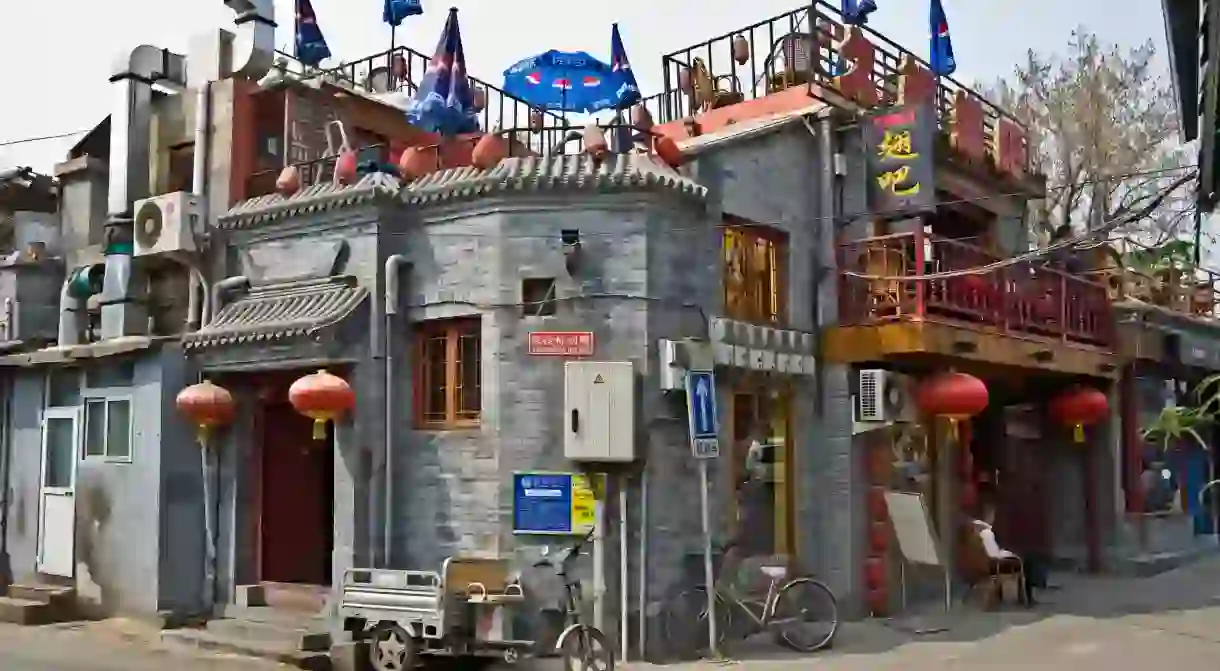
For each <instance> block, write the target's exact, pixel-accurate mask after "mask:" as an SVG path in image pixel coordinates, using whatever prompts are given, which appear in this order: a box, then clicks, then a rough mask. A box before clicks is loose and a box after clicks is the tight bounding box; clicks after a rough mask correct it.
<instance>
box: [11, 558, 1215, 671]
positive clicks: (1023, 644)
mask: <svg viewBox="0 0 1220 671" xmlns="http://www.w3.org/2000/svg"><path fill="white" fill-rule="evenodd" d="M1063 582H1064V585H1065V586H1064V588H1063V589H1062V590H1060V591H1057V592H1053V593H1050V594H1048V595H1047V597H1046V600H1047V601H1048V602H1049V603H1046V604H1043V605H1040V606H1039V607H1038V608H1037V609H1036V610H1035V611H1034V612H1026V611H1012V612H998V613H971V614H969V615H968V616H953V617H952V618H948V619H947V618H944V617H943V616H941V617H929V618H926V619H924V620H922V621H920V622H919V624H923V625H925V626H930V625H940V626H947V627H948V631H947V632H944V633H940V634H932V635H922V636H920V635H915V634H911V633H909V631H908V629H909V625H911V624H912V622H909V621H905V622H901V623H898V622H896V623H891V625H888V626H887V625H886V624H884V623H880V622H876V621H873V622H869V623H854V624H850V625H847V626H845V627H844V628H843V629H842V631H841V635H840V637H839V639H838V640H837V642H836V646H835V650H834V651H831V652H828V653H825V654H818V655H814V656H803V657H796V656H790V655H785V654H783V653H779V652H776V651H773V650H770V649H768V647H767V646H760V647H757V648H755V649H753V650H745V651H741V652H740V654H739V655H738V657H740V658H742V659H741V660H740V661H734V662H727V663H708V662H703V663H690V664H682V665H678V666H676V667H672V668H673V671H703V670H705V669H708V670H710V669H724V668H726V667H728V668H737V669H740V671H787V670H788V669H798V668H800V669H804V668H810V667H812V668H815V669H818V670H819V671H864V670H865V669H867V670H868V671H885V670H888V669H893V670H895V671H897V670H898V669H901V670H902V671H925V670H926V671H932V670H933V669H935V670H937V671H939V670H941V669H980V670H981V669H987V670H988V671H991V670H993V669H999V670H1005V669H1014V670H1015V669H1031V670H1033V669H1037V670H1038V671H1057V670H1064V671H1067V670H1069V669H1070V671H1094V670H1096V671H1102V670H1103V669H1104V670H1105V671H1110V670H1111V669H1114V668H1152V669H1158V668H1159V669H1167V668H1169V667H1171V666H1172V667H1177V668H1184V669H1190V668H1196V669H1211V668H1216V664H1217V660H1220V558H1215V559H1208V560H1204V561H1200V562H1198V563H1196V564H1193V565H1191V566H1188V567H1185V568H1182V569H1179V570H1177V571H1172V572H1170V573H1165V574H1162V575H1160V576H1157V577H1154V578H1148V579H1143V580H1139V579H1117V578H1072V579H1065V580H1064V581H1063ZM899 625H903V626H899ZM167 668H174V669H177V670H180V671H212V670H221V669H223V670H225V671H271V670H272V669H277V668H281V667H278V666H277V665H274V664H269V663H264V662H257V661H252V660H246V659H241V658H236V657H227V656H217V655H210V654H207V653H197V654H192V653H188V652H185V651H183V650H180V649H166V648H165V647H163V646H162V645H161V644H160V643H158V637H157V636H156V635H155V632H153V631H151V630H149V629H147V628H146V627H143V626H140V625H138V624H136V623H131V622H124V621H111V622H104V623H93V624H88V625H77V626H62V625H59V626H53V627H38V628H24V629H23V628H18V627H11V626H4V625H0V669H2V670H3V671H161V670H162V669H167ZM630 671H653V667H651V666H650V665H645V664H632V665H630Z"/></svg>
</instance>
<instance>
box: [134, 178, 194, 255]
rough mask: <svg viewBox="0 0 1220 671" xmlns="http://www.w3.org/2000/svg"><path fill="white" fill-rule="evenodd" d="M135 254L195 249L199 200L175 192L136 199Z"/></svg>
mask: <svg viewBox="0 0 1220 671" xmlns="http://www.w3.org/2000/svg"><path fill="white" fill-rule="evenodd" d="M135 213H136V216H135V255H136V256H151V255H156V254H172V253H175V252H194V251H195V230H196V227H197V226H198V220H199V199H198V197H196V196H195V195H193V194H190V193H186V192H184V191H175V192H174V193H167V194H163V195H160V196H154V197H152V198H146V199H144V200H139V201H136V207H135Z"/></svg>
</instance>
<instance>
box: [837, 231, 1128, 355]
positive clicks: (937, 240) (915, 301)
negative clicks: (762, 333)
mask: <svg viewBox="0 0 1220 671" xmlns="http://www.w3.org/2000/svg"><path fill="white" fill-rule="evenodd" d="M999 260H1000V257H998V256H994V255H992V254H990V253H989V252H987V251H986V250H984V249H982V248H980V247H978V246H976V245H974V244H970V242H968V241H965V240H954V239H948V238H942V237H938V236H932V235H925V234H923V233H900V234H895V235H887V236H881V237H875V238H866V239H863V240H856V241H854V242H849V243H845V244H842V245H840V247H839V267H840V269H842V270H843V278H842V284H841V285H840V296H839V298H840V305H839V309H840V313H839V316H840V321H841V323H843V324H844V325H849V326H860V325H868V324H879V323H885V322H892V321H901V320H927V321H949V322H954V323H965V324H975V325H977V326H979V327H984V328H991V329H998V330H1000V331H1004V332H1008V333H1021V334H1029V335H1036V336H1041V337H1046V338H1055V339H1062V340H1070V341H1073V342H1079V343H1085V344H1090V345H1097V346H1101V347H1111V346H1112V345H1113V344H1114V322H1113V318H1112V315H1111V312H1110V300H1109V296H1108V295H1107V292H1106V287H1105V286H1104V285H1101V284H1097V283H1095V282H1091V281H1089V280H1087V279H1084V278H1081V277H1077V276H1074V275H1071V274H1068V273H1066V272H1064V271H1061V270H1057V269H1055V268H1052V267H1050V266H1048V265H1046V262H1045V261H1044V260H1032V261H1023V262H1020V263H1017V264H1014V265H1010V266H1005V267H1002V268H999V269H996V270H993V271H991V272H987V273H982V274H974V275H961V276H957V277H950V278H944V279H927V280H919V279H915V278H918V277H919V276H921V275H925V274H930V273H942V272H948V271H955V270H966V269H972V268H978V267H980V266H984V265H987V264H990V263H994V262H996V261H999ZM851 273H857V274H860V275H865V276H866V277H857V276H855V275H852V274H851ZM896 277H907V278H912V279H906V280H898V279H878V278H896Z"/></svg>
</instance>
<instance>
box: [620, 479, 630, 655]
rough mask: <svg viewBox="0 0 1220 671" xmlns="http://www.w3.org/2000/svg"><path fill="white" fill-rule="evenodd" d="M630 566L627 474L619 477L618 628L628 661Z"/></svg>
mask: <svg viewBox="0 0 1220 671" xmlns="http://www.w3.org/2000/svg"><path fill="white" fill-rule="evenodd" d="M630 570H631V569H630V568H628V566H627V476H626V475H623V476H622V477H621V478H619V483H618V630H619V642H620V643H619V645H620V651H621V652H620V655H619V659H621V660H623V661H624V662H626V661H627V649H628V647H630V643H631V636H630V632H629V631H628V623H627V620H628V618H627V615H628V613H627V589H628V587H629V586H630V582H631V581H630V580H629V579H628V576H629V572H630Z"/></svg>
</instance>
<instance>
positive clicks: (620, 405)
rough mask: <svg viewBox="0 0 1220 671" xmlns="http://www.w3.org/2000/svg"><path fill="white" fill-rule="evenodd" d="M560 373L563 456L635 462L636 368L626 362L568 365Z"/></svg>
mask: <svg viewBox="0 0 1220 671" xmlns="http://www.w3.org/2000/svg"><path fill="white" fill-rule="evenodd" d="M563 373H564V378H563V398H564V412H563V422H564V427H563V436H564V437H563V454H564V456H565V457H567V458H568V459H571V460H572V461H593V462H625V461H634V460H635V366H634V365H633V364H632V363H631V362H630V361H568V362H566V363H565V364H564V367H563Z"/></svg>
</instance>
